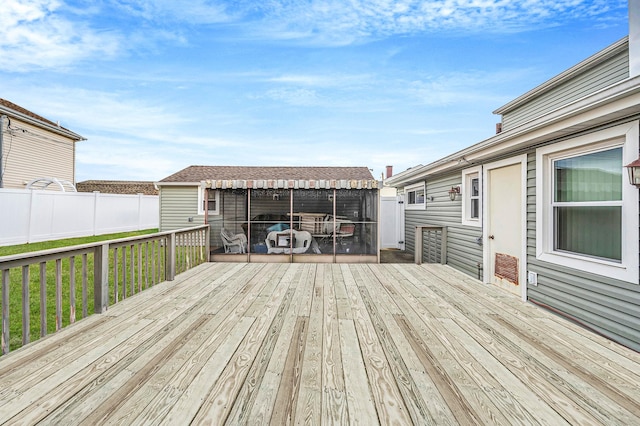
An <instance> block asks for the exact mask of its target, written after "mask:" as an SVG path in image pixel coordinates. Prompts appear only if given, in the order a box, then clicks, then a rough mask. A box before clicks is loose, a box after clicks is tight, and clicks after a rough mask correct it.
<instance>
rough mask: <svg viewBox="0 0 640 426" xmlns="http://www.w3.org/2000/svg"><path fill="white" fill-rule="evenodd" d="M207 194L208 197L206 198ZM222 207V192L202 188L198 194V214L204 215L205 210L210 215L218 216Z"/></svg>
mask: <svg viewBox="0 0 640 426" xmlns="http://www.w3.org/2000/svg"><path fill="white" fill-rule="evenodd" d="M205 192H206V197H205ZM219 206H220V191H218V190H215V189H210V188H202V189H200V191H199V193H198V214H201V215H203V214H204V212H205V210H208V211H209V215H218V214H220V211H219Z"/></svg>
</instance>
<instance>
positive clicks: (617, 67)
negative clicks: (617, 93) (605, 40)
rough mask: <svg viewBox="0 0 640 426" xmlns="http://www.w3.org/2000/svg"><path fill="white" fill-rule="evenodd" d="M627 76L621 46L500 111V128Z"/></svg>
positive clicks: (535, 116) (512, 126)
mask: <svg viewBox="0 0 640 426" xmlns="http://www.w3.org/2000/svg"><path fill="white" fill-rule="evenodd" d="M628 77H629V52H628V50H627V49H624V51H622V52H619V53H618V54H617V55H615V56H614V57H612V58H610V59H608V60H607V61H604V62H602V63H600V64H598V65H596V66H595V67H593V68H592V69H590V70H588V71H586V72H585V73H582V74H580V75H578V76H576V77H574V78H572V79H569V80H567V81H565V82H563V83H562V84H560V85H559V86H557V87H554V88H553V89H551V90H549V91H548V92H547V93H544V94H542V95H540V96H539V97H537V98H535V99H532V100H531V101H530V102H527V103H525V104H524V105H522V106H520V107H518V108H515V109H514V110H512V111H509V112H507V113H505V114H503V115H502V130H503V131H506V130H509V129H512V128H514V127H517V126H519V125H521V124H523V123H526V122H528V121H530V120H533V119H535V118H538V117H540V116H543V115H544V114H547V113H549V112H551V111H553V110H555V109H557V108H559V107H561V106H564V105H567V104H569V103H571V102H573V101H576V100H578V99H581V98H583V97H585V96H587V95H589V94H591V93H595V92H597V91H598V90H600V89H604V88H606V87H609V86H611V85H612V84H613V83H616V82H619V81H622V80H624V79H625V78H628Z"/></svg>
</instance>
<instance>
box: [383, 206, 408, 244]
mask: <svg viewBox="0 0 640 426" xmlns="http://www.w3.org/2000/svg"><path fill="white" fill-rule="evenodd" d="M380 248H383V249H384V248H397V249H400V250H404V196H402V195H399V196H394V197H380Z"/></svg>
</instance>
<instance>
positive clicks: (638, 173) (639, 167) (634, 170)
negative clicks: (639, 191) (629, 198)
mask: <svg viewBox="0 0 640 426" xmlns="http://www.w3.org/2000/svg"><path fill="white" fill-rule="evenodd" d="M625 167H626V168H627V171H628V172H629V183H630V184H631V185H634V186H635V187H636V188H638V187H640V158H638V159H637V160H636V161H634V162H633V163H630V164H627V165H626V166H625Z"/></svg>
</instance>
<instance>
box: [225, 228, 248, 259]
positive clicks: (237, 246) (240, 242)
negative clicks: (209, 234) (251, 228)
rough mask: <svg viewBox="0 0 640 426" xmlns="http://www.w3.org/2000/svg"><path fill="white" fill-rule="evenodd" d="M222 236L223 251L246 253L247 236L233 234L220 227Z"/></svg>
mask: <svg viewBox="0 0 640 426" xmlns="http://www.w3.org/2000/svg"><path fill="white" fill-rule="evenodd" d="M220 236H221V237H222V245H223V246H224V252H225V253H246V252H247V236H246V235H244V234H233V233H231V232H229V231H228V230H226V229H225V228H222V229H221V230H220Z"/></svg>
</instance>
